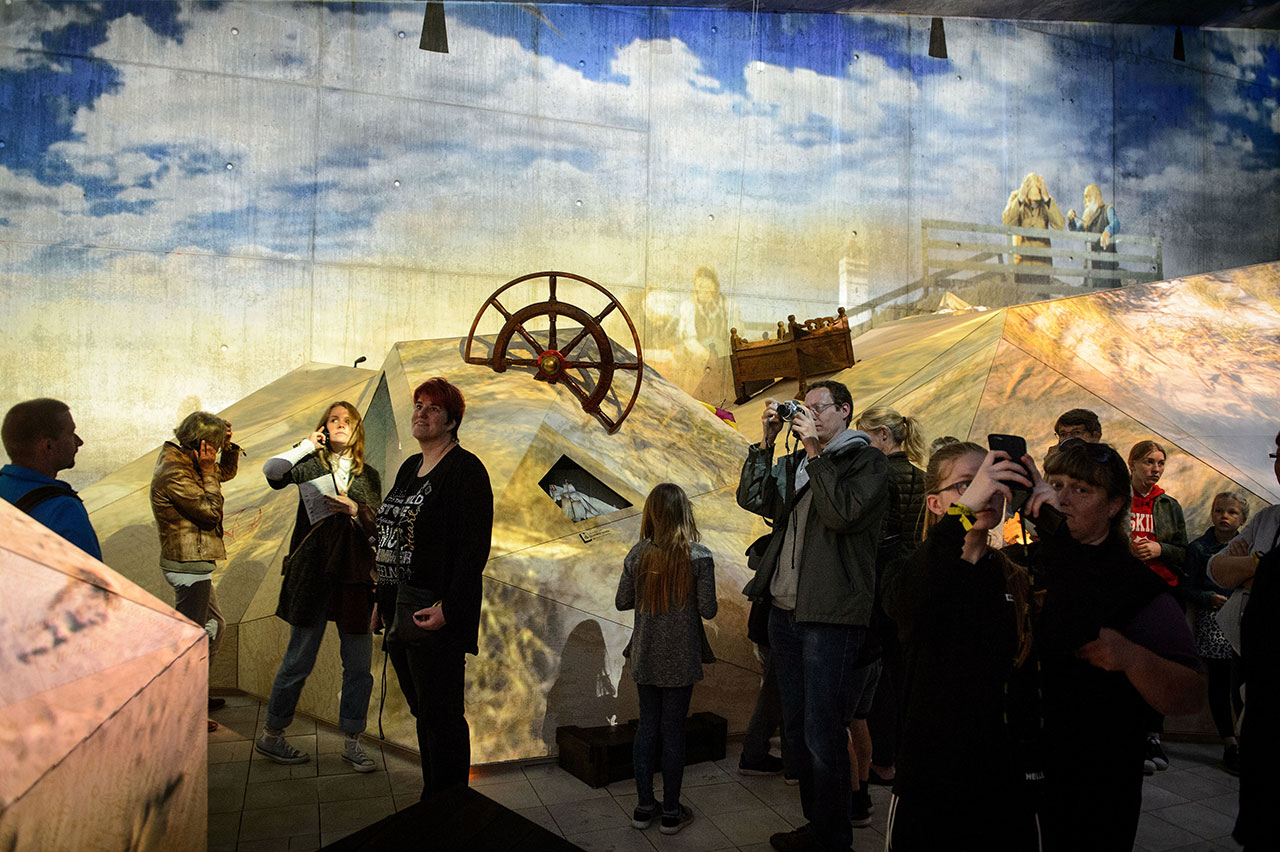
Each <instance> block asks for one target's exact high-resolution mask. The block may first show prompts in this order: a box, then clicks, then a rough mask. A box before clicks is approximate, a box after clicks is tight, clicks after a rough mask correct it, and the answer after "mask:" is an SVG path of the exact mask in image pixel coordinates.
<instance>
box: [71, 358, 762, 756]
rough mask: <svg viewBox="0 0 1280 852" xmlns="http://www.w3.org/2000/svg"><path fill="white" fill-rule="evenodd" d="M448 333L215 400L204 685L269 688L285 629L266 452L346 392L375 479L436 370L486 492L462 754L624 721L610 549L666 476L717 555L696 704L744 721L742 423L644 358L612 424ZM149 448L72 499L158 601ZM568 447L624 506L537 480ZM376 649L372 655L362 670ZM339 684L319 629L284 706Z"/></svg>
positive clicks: (629, 539)
mask: <svg viewBox="0 0 1280 852" xmlns="http://www.w3.org/2000/svg"><path fill="white" fill-rule="evenodd" d="M461 343H462V341H460V340H458V339H446V340H433V341H417V342H411V343H400V344H397V345H396V346H395V347H394V348H393V350H392V351H391V353H390V354H389V355H388V357H387V360H386V362H385V364H384V365H383V369H382V371H381V373H380V374H377V373H373V372H371V371H367V370H357V369H352V368H346V367H328V366H322V365H314V364H313V365H308V366H306V367H303V368H300V369H299V370H295V371H294V372H292V373H290V374H288V375H287V376H285V377H283V378H281V379H279V380H278V381H276V382H273V383H272V384H270V385H268V386H266V387H264V388H262V389H261V390H259V391H257V392H255V393H253V394H251V395H250V396H249V397H246V398H245V399H244V400H241V401H240V402H238V403H236V404H235V405H233V406H231V407H230V408H228V409H227V410H226V411H224V412H222V415H223V416H224V417H226V418H227V419H229V420H230V421H231V423H232V424H233V426H234V428H235V434H236V441H237V443H240V444H241V445H242V446H243V447H244V448H245V450H246V452H247V453H248V455H247V457H246V458H244V459H242V461H241V471H240V474H239V475H238V476H237V477H236V479H234V480H232V481H230V482H228V483H225V484H224V494H225V495H226V507H227V509H226V511H227V523H226V527H227V552H228V559H227V561H226V564H225V565H224V566H221V567H220V568H219V570H218V571H217V572H216V573H215V575H214V583H215V587H216V590H217V594H218V597H219V599H220V601H221V604H222V609H223V612H224V614H225V615H226V617H227V621H228V629H227V637H226V640H225V641H224V644H223V647H222V650H220V652H219V654H218V659H216V660H215V664H214V670H213V674H212V683H213V686H214V687H219V686H226V687H237V688H239V689H241V690H244V691H245V692H247V693H249V694H252V695H256V696H259V697H261V698H263V699H265V698H266V696H267V695H268V694H269V692H270V689H271V681H272V678H273V677H274V676H275V672H276V668H277V666H278V665H279V662H280V659H281V657H282V656H283V653H284V649H285V646H286V644H287V641H288V633H289V631H288V626H287V625H286V624H285V623H284V622H282V621H281V620H280V619H278V618H276V617H275V615H274V613H275V608H276V601H277V597H278V595H279V590H280V563H281V560H282V559H283V557H284V555H285V552H286V549H287V543H288V540H289V534H290V531H291V528H292V524H293V522H294V517H295V511H296V507H297V499H298V498H297V495H296V491H295V489H287V490H283V491H278V492H277V491H272V490H271V489H270V488H269V487H268V486H267V484H266V481H265V479H264V478H263V476H262V473H261V465H262V462H263V461H265V459H267V458H269V457H270V456H272V455H274V454H276V453H278V452H281V451H282V450H284V449H287V448H288V447H290V446H292V445H293V444H294V443H296V442H297V441H298V440H299V439H300V438H302V437H303V436H305V435H306V434H308V433H309V432H310V431H311V429H312V428H313V427H314V426H315V422H316V419H317V418H318V417H319V415H320V414H321V413H322V411H323V409H324V407H325V405H326V404H327V403H329V402H332V401H334V400H337V399H347V400H350V401H352V402H354V403H356V404H357V407H358V408H359V409H360V410H361V412H362V413H364V414H365V426H366V432H367V437H366V460H367V462H368V463H370V464H372V465H373V466H374V467H376V468H377V469H378V470H379V472H381V473H382V476H383V482H384V488H386V487H389V485H390V483H391V481H392V479H393V478H394V476H395V472H396V470H397V469H398V468H399V465H400V463H401V462H402V461H403V459H405V458H407V457H408V456H409V455H412V454H413V453H416V452H417V444H416V442H414V440H413V439H412V437H411V436H410V435H409V433H408V424H409V419H410V410H411V407H412V400H411V394H412V390H413V388H414V387H416V386H417V385H418V384H420V383H421V382H422V381H423V380H425V379H427V378H429V377H431V376H437V375H439V376H444V377H446V378H448V379H449V380H450V381H451V382H453V383H454V384H456V385H457V386H458V387H459V388H461V389H462V391H463V393H464V394H465V395H466V401H467V410H466V415H465V418H464V421H463V424H462V428H461V430H460V437H461V440H462V444H463V446H464V447H466V448H467V449H469V450H470V451H472V452H474V453H475V454H476V455H477V456H479V457H480V459H481V460H482V461H483V462H484V463H485V466H486V468H487V469H488V471H489V477H490V480H491V484H492V487H493V492H494V503H495V507H494V508H495V523H494V536H493V549H492V551H491V553H490V559H489V563H488V565H487V567H486V570H485V582H484V596H485V598H484V609H483V615H482V618H483V620H482V624H481V636H480V647H481V651H480V655H479V656H478V657H476V658H468V665H467V680H468V688H467V704H468V718H469V720H470V722H471V728H472V759H473V760H474V761H475V762H477V763H484V762H493V761H502V760H512V759H518V758H528V757H537V756H543V755H546V754H548V753H550V752H552V751H554V749H555V728H556V727H557V726H561V725H600V724H606V722H607V720H608V719H609V718H610V717H616V718H617V720H618V721H620V722H625V721H626V720H627V719H631V718H635V716H636V713H637V709H636V696H635V689H634V685H633V683H632V681H631V679H630V675H629V673H624V671H623V669H624V660H623V657H622V649H623V648H624V646H625V645H626V643H627V640H628V638H629V635H630V628H631V623H632V621H631V613H619V612H617V611H616V610H615V609H614V606H613V600H614V593H615V591H616V588H617V582H618V576H619V574H620V573H621V570H622V559H623V556H625V554H626V552H627V551H628V550H629V549H630V547H631V546H632V545H633V544H634V543H635V542H636V540H637V539H638V538H639V527H640V511H641V509H642V507H643V504H644V499H645V496H646V495H647V494H648V492H649V490H650V489H651V488H652V487H653V486H654V485H657V484H658V483H660V482H665V481H672V482H677V483H679V484H680V485H681V486H683V487H684V488H685V490H686V492H687V493H688V494H689V496H690V497H691V498H692V500H693V503H694V510H695V513H696V516H697V520H698V524H699V528H700V530H701V532H702V536H703V541H704V542H705V543H706V544H707V545H708V547H710V548H711V550H712V551H713V553H714V554H715V556H716V571H717V582H718V587H719V598H720V614H719V615H718V616H717V618H716V619H715V620H714V621H712V622H709V623H708V625H707V632H708V637H709V639H710V641H711V644H712V647H713V649H714V650H715V652H716V655H717V657H718V658H719V660H720V662H719V663H717V664H716V665H713V666H709V667H707V678H706V680H705V681H704V682H703V683H702V684H701V685H700V686H699V687H698V688H697V689H696V690H695V691H694V699H693V704H694V709H695V710H701V709H707V710H714V711H715V712H717V713H719V714H721V715H723V716H726V717H727V718H728V719H729V727H730V730H742V729H744V728H745V727H746V722H747V719H748V718H749V716H750V713H751V709H752V707H753V704H754V700H755V693H756V691H757V689H758V685H759V666H758V664H757V662H756V660H755V657H754V653H753V649H752V647H751V645H750V643H749V642H748V640H747V639H746V611H747V601H746V599H745V598H744V597H743V596H742V594H741V589H742V586H743V585H744V584H745V582H746V580H747V575H746V568H745V557H743V555H742V554H743V551H744V550H745V549H746V545H747V543H749V542H750V541H751V540H752V538H754V537H755V536H757V535H760V534H762V533H763V532H764V531H765V530H766V528H765V526H764V524H763V522H762V521H761V520H760V519H759V518H756V517H755V516H752V515H749V514H748V513H746V512H743V511H742V510H740V509H739V508H738V507H737V505H736V503H735V501H734V491H735V489H736V486H737V478H738V470H739V468H740V466H741V462H742V459H743V458H744V457H745V452H746V450H745V446H746V443H747V441H746V439H745V438H744V437H743V436H742V435H740V434H739V433H738V432H737V431H736V430H735V429H733V428H732V427H730V426H728V425H726V424H725V423H724V422H723V421H721V420H720V419H719V418H717V417H716V416H715V415H714V414H712V413H711V412H709V411H707V410H706V408H704V407H703V406H702V405H701V404H700V403H698V402H697V401H696V400H694V399H692V398H691V397H689V396H688V395H687V394H685V393H683V392H682V391H680V390H679V389H678V388H676V387H675V386H674V385H672V384H670V383H669V382H667V381H666V380H664V379H663V378H662V377H660V376H658V375H657V374H655V373H652V372H648V373H647V374H646V376H645V379H644V381H645V384H644V387H643V389H642V391H641V393H640V398H639V400H638V401H637V402H636V405H635V408H634V409H633V410H632V412H631V414H630V416H629V417H628V418H627V420H626V421H625V423H623V425H622V428H621V430H620V431H619V432H617V433H616V434H614V435H608V434H606V432H605V430H604V427H602V426H601V425H600V423H599V422H597V421H596V420H595V419H594V418H592V417H591V416H590V415H588V414H586V413H585V412H584V411H583V410H582V408H581V406H580V405H579V403H578V401H577V399H575V398H574V397H573V396H572V394H570V393H569V392H568V391H566V390H565V389H563V388H562V387H560V386H556V385H549V384H546V383H543V382H537V381H534V379H533V377H532V376H531V375H530V374H529V373H528V372H526V371H523V370H519V369H510V370H508V371H507V372H504V373H495V372H493V371H492V370H490V369H489V368H488V367H483V366H474V365H468V364H466V363H464V362H463V360H462V357H461V354H460V353H461ZM157 451H158V448H157ZM154 460H155V453H154V452H153V453H148V454H147V455H146V456H144V457H143V458H141V459H139V460H137V461H136V462H134V463H132V464H130V465H128V466H127V467H125V468H123V469H121V470H120V471H117V472H116V473H113V474H112V475H111V476H108V477H106V478H105V479H103V480H102V481H101V482H100V483H98V484H96V485H94V486H93V487H92V488H89V489H86V491H85V494H84V496H85V500H86V504H87V505H88V506H89V508H90V512H91V517H92V519H93V522H94V525H95V527H96V528H97V529H98V531H99V536H100V538H101V539H102V541H103V551H104V557H105V559H106V561H107V562H108V564H111V565H113V566H119V570H121V571H123V572H124V573H126V574H127V575H128V576H130V577H131V578H133V579H134V580H135V581H136V582H138V583H139V584H140V585H143V586H144V587H146V588H148V589H152V590H154V591H155V593H156V594H157V595H159V596H161V597H162V598H164V599H170V598H171V595H172V592H171V591H170V590H169V589H168V587H167V584H166V583H165V581H164V579H163V577H161V575H160V571H159V568H158V564H157V563H158V557H159V543H158V540H157V537H156V532H155V528H154V523H153V522H152V519H151V513H150V508H149V503H148V498H147V492H148V486H149V482H150V477H151V470H152V467H153V465H154ZM566 463H568V464H569V465H570V466H571V467H573V468H574V471H575V473H574V475H575V476H577V477H580V478H581V477H585V478H586V479H588V480H590V481H592V482H595V483H599V484H600V485H602V486H606V487H607V489H608V490H610V491H612V492H613V493H614V494H616V495H618V496H620V497H621V498H622V500H623V501H624V502H626V503H629V504H630V505H629V506H625V507H621V508H619V509H618V510H617V511H613V512H609V513H607V514H604V515H600V516H596V517H591V518H588V519H586V520H582V521H578V522H574V521H571V520H570V519H569V518H568V517H566V515H565V512H564V511H563V510H562V508H561V507H560V506H559V505H557V504H556V503H555V502H554V501H553V500H552V499H551V497H550V496H549V495H548V493H547V491H546V490H544V487H543V486H542V485H541V484H540V483H542V482H543V481H544V480H546V479H547V477H548V474H549V473H550V472H551V471H552V470H553V468H554V469H555V470H557V471H561V470H563V469H564V467H563V466H564V465H565V464H566ZM579 481H580V482H581V479H579ZM579 490H581V489H579ZM377 650H380V643H375V651H377ZM381 665H382V660H381V655H380V654H377V655H376V656H375V659H374V667H375V675H377V673H378V670H379V669H380V667H381ZM375 680H376V681H377V683H375V687H374V695H373V699H372V702H371V705H370V723H369V725H370V731H371V733H376V732H377V730H378V724H377V721H376V717H377V713H378V705H379V703H380V698H381V695H380V691H381V689H382V685H381V678H380V677H375ZM340 683H341V669H340V664H339V659H338V648H337V636H336V634H335V633H334V631H333V629H332V628H330V630H329V633H328V634H327V636H326V639H325V645H324V646H323V647H322V649H321V651H320V655H319V659H318V661H317V664H316V668H315V671H314V672H313V673H312V675H311V677H310V678H309V679H308V681H307V685H306V688H305V689H304V690H303V693H302V698H301V700H300V703H299V710H300V711H301V712H304V713H307V714H310V715H312V716H315V717H317V718H321V719H325V720H328V721H330V722H335V723H336V718H337V711H338V697H337V696H338V690H339V686H340ZM385 699H386V701H385V708H384V709H383V713H382V723H383V729H384V731H385V733H386V736H387V738H388V739H389V740H391V741H392V742H396V743H399V744H402V745H405V746H408V747H411V748H415V747H416V734H415V730H414V726H413V720H412V717H410V715H409V713H408V708H407V706H406V705H405V703H404V699H403V696H402V695H401V694H400V690H399V688H398V686H397V684H396V679H395V675H394V673H389V676H388V678H387V690H386V696H385Z"/></svg>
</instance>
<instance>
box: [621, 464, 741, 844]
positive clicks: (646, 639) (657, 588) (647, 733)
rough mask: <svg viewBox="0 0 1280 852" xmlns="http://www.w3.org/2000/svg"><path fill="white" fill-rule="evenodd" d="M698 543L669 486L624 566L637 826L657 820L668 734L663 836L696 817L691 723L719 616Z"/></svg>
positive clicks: (652, 497) (647, 513)
mask: <svg viewBox="0 0 1280 852" xmlns="http://www.w3.org/2000/svg"><path fill="white" fill-rule="evenodd" d="M698 540H699V535H698V527H697V525H696V524H695V523H694V520H693V507H692V506H690V505H689V498H688V497H687V496H685V493H684V491H683V490H681V488H680V486H678V485H673V484H672V483H669V482H664V483H662V484H661V485H658V486H656V487H655V488H654V489H653V491H651V492H649V497H648V499H646V500H645V503H644V515H643V518H642V520H641V522H640V541H639V542H638V543H637V544H636V546H635V547H633V548H631V552H630V553H628V554H627V556H626V559H625V560H623V565H622V577H621V579H620V580H619V581H618V594H617V597H616V601H615V603H616V605H617V607H618V609H619V610H621V611H625V610H629V609H634V610H635V611H636V616H635V629H634V632H633V633H632V636H631V642H630V643H628V645H627V648H626V650H624V651H623V655H624V656H626V657H628V658H630V660H631V676H632V677H633V678H635V681H636V689H637V692H638V693H639V696H640V724H639V727H638V728H637V729H636V738H635V745H634V750H633V754H632V762H633V764H634V766H635V775H636V792H637V793H638V794H639V803H638V804H637V806H636V809H635V813H634V814H633V815H632V821H631V824H632V825H634V826H635V827H636V828H641V829H643V828H648V827H649V824H650V823H651V822H652V821H653V818H654V817H655V816H656V815H657V811H658V803H657V800H656V799H655V798H654V795H653V765H654V761H655V760H656V758H657V749H658V738H659V737H658V734H659V731H661V734H662V736H661V739H662V780H663V792H662V825H661V829H660V830H661V831H662V833H663V834H675V833H676V832H678V831H680V829H682V828H684V826H685V825H687V824H688V823H689V821H690V820H692V819H693V812H692V811H690V810H689V808H688V807H686V806H685V805H682V804H681V803H680V785H681V782H682V781H683V778H684V722H685V717H686V716H687V715H688V713H689V699H690V698H691V697H692V695H693V685H694V683H696V682H697V681H700V680H702V664H703V663H704V662H714V661H715V657H714V656H713V655H712V654H711V647H710V645H709V644H708V643H707V640H706V634H705V632H704V631H703V628H702V619H704V618H713V617H714V616H715V614H716V607H717V604H716V573H715V565H714V563H713V562H712V560H711V551H710V550H708V549H707V548H706V547H704V546H702V545H701V544H699V543H698Z"/></svg>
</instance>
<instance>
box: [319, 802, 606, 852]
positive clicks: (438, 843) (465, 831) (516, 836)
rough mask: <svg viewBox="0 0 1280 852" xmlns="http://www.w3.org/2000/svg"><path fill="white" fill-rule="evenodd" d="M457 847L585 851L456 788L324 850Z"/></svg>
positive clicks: (484, 851) (473, 851) (488, 851)
mask: <svg viewBox="0 0 1280 852" xmlns="http://www.w3.org/2000/svg"><path fill="white" fill-rule="evenodd" d="M427 848H429V849H459V850H466V852H507V850H511V852H515V850H520V852H581V848H580V847H578V846H575V845H573V844H572V843H570V842H569V841H567V840H565V839H564V838H563V837H559V836H557V835H555V834H552V833H551V832H549V831H547V830H546V829H545V828H543V827H542V826H540V825H538V824H537V823H535V822H531V821H530V820H527V819H525V818H524V817H522V816H520V815H519V814H518V813H516V812H515V811H511V810H508V809H507V808H504V807H503V806H502V805H500V804H498V803H497V802H495V801H494V800H493V799H490V798H488V797H487V796H485V795H483V794H481V793H478V792H476V791H475V790H472V789H471V788H470V787H456V788H454V789H452V790H446V791H445V792H443V793H441V794H440V795H438V796H436V797H435V798H434V799H432V800H431V801H430V802H419V803H418V804H416V805H413V806H412V807H408V808H405V809H404V810H402V811H400V812H399V813H396V814H392V815H391V816H389V817H387V818H386V819H384V820H382V821H380V822H376V823H374V824H373V825H371V826H368V827H366V828H362V829H361V830H360V831H357V832H356V833H355V834H349V835H347V836H346V837H344V838H342V839H341V840H339V841H337V842H335V843H330V844H329V845H328V846H326V847H324V849H323V850H321V852H383V850H387V849H427Z"/></svg>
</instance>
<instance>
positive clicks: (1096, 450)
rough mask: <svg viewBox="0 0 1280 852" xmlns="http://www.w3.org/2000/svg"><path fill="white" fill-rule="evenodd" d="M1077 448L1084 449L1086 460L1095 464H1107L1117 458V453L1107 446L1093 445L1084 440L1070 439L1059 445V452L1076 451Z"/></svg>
mask: <svg viewBox="0 0 1280 852" xmlns="http://www.w3.org/2000/svg"><path fill="white" fill-rule="evenodd" d="M1077 447H1080V448H1082V449H1083V452H1084V455H1085V458H1087V459H1088V460H1089V461H1091V462H1094V463H1095V464H1106V463H1107V462H1109V461H1111V459H1112V458H1114V457H1115V453H1114V452H1113V451H1112V449H1111V448H1110V447H1108V446H1107V445H1106V444H1093V443H1090V442H1089V441H1086V440H1085V439H1084V438H1068V439H1067V440H1065V441H1063V442H1062V443H1060V444H1058V452H1060V453H1061V452H1064V451H1066V450H1074V449H1076V448H1077Z"/></svg>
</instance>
